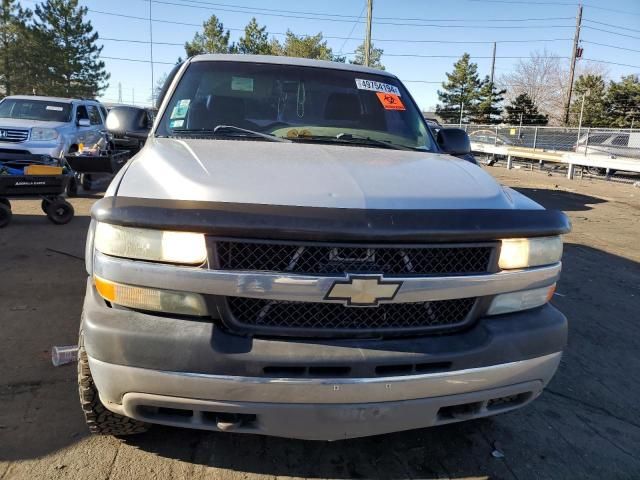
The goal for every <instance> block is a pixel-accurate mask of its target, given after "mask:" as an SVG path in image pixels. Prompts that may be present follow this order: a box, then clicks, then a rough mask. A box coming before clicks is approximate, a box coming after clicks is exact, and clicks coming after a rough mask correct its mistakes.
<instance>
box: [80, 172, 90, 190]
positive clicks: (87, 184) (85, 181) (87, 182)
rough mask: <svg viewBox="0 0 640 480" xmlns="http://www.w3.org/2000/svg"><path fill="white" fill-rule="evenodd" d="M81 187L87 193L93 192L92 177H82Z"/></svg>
mask: <svg viewBox="0 0 640 480" xmlns="http://www.w3.org/2000/svg"><path fill="white" fill-rule="evenodd" d="M80 185H82V188H83V189H85V190H87V191H89V190H91V175H90V174H88V173H83V174H82V175H80Z"/></svg>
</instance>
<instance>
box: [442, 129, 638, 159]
mask: <svg viewBox="0 0 640 480" xmlns="http://www.w3.org/2000/svg"><path fill="white" fill-rule="evenodd" d="M444 126H445V127H455V128H463V129H464V130H466V131H467V133H468V134H469V138H470V139H471V141H472V142H476V143H485V144H489V145H497V146H511V147H524V148H536V149H541V150H546V151H558V152H576V153H583V154H584V155H603V156H606V157H608V158H618V157H620V158H633V159H638V160H640V129H629V128H625V129H620V128H564V127H531V126H514V125H500V126H496V125H462V126H460V125H458V124H451V125H444Z"/></svg>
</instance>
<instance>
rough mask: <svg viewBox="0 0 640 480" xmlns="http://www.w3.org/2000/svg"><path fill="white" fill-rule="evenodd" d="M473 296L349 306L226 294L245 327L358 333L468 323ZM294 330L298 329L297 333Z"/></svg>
mask: <svg viewBox="0 0 640 480" xmlns="http://www.w3.org/2000/svg"><path fill="white" fill-rule="evenodd" d="M475 302H476V299H475V298H460V299H456V300H441V301H432V302H418V303H387V304H382V305H379V306H378V307H362V308H350V307H345V306H343V305H340V304H335V303H312V302H293V301H272V300H262V299H254V298H244V297H228V298H227V303H228V307H229V311H230V313H231V314H232V315H233V318H234V321H235V322H236V323H238V324H240V326H244V327H247V328H252V329H255V328H258V329H260V328H262V329H265V330H271V329H278V330H281V329H289V332H290V333H292V334H294V333H300V332H299V331H300V330H304V331H306V332H308V333H310V334H313V333H317V332H319V331H340V332H341V333H345V332H347V333H348V332H354V333H359V332H362V331H370V332H379V333H384V332H385V331H386V330H391V331H393V333H403V334H406V333H411V332H424V331H429V332H434V331H437V330H451V329H453V328H455V327H460V326H463V325H465V324H466V323H468V321H469V320H470V314H471V311H472V309H473V306H474V305H475ZM296 330H297V332H296Z"/></svg>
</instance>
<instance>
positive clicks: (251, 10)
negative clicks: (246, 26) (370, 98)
mask: <svg viewBox="0 0 640 480" xmlns="http://www.w3.org/2000/svg"><path fill="white" fill-rule="evenodd" d="M142 1H144V2H148V1H150V0H142ZM153 1H156V0H153ZM174 1H176V0H174ZM179 1H181V2H182V3H181V5H182V6H187V7H189V6H191V7H195V5H189V4H190V3H195V4H199V5H209V6H217V7H232V8H241V9H243V10H247V11H246V12H242V13H259V11H266V12H277V13H287V14H301V15H317V16H326V17H337V18H350V19H356V21H359V19H360V18H361V17H362V14H360V15H358V16H355V15H344V14H337V13H329V12H309V11H302V10H283V9H275V8H264V7H245V6H242V5H237V4H228V3H216V2H207V1H202V0H179ZM185 2H186V3H185ZM199 8H205V7H199ZM572 18H573V17H542V18H541V17H537V18H474V19H468V18H453V19H450V18H437V19H431V18H430V19H429V21H430V22H476V21H481V22H529V21H550V20H571V19H572ZM376 19H377V20H398V21H409V22H423V21H424V18H415V17H413V18H407V17H381V16H376ZM359 23H364V20H362V21H360V22H359Z"/></svg>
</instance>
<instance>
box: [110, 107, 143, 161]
mask: <svg viewBox="0 0 640 480" xmlns="http://www.w3.org/2000/svg"><path fill="white" fill-rule="evenodd" d="M153 117H154V115H153V111H152V110H150V109H148V108H142V107H135V106H130V105H116V106H114V107H112V108H111V109H109V115H107V121H106V124H107V131H108V132H109V135H110V141H111V144H112V146H113V149H114V150H129V151H130V152H131V154H132V155H135V154H136V153H138V152H139V151H140V150H141V149H142V147H143V146H144V142H145V139H146V136H147V135H148V133H149V131H150V130H151V126H152V125H153Z"/></svg>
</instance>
